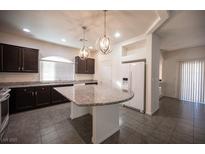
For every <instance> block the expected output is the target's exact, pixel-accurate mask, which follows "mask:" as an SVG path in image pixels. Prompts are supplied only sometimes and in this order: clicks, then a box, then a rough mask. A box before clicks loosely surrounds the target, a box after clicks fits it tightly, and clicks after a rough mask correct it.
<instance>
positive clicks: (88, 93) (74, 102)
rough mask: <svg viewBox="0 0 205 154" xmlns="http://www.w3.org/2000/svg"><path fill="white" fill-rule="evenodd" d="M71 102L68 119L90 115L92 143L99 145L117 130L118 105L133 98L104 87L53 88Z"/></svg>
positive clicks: (119, 91)
mask: <svg viewBox="0 0 205 154" xmlns="http://www.w3.org/2000/svg"><path fill="white" fill-rule="evenodd" d="M55 89H56V90H57V91H58V92H60V93H61V94H62V95H64V96H65V97H66V98H68V99H69V100H71V114H70V118H71V119H72V120H73V119H75V118H78V117H81V116H84V115H86V114H91V115H92V142H93V143H101V142H103V141H104V140H105V139H107V138H108V137H110V136H111V135H113V134H114V133H115V132H117V131H118V130H119V129H120V128H119V104H120V103H123V102H126V101H129V100H130V99H132V98H133V96H134V94H133V93H132V92H128V91H123V90H120V89H116V88H114V87H111V86H104V85H76V86H73V87H60V88H55Z"/></svg>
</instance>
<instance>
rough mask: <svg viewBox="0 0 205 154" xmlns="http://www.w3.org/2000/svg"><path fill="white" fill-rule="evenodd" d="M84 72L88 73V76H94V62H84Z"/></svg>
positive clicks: (89, 60)
mask: <svg viewBox="0 0 205 154" xmlns="http://www.w3.org/2000/svg"><path fill="white" fill-rule="evenodd" d="M86 72H88V74H95V60H94V59H91V58H88V59H87V60H86Z"/></svg>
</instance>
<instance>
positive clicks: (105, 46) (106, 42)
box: [97, 11, 112, 55]
mask: <svg viewBox="0 0 205 154" xmlns="http://www.w3.org/2000/svg"><path fill="white" fill-rule="evenodd" d="M97 48H98V49H99V50H100V51H101V53H103V54H105V55H106V54H108V53H110V52H111V51H112V50H111V47H110V38H109V37H107V36H106V11H104V35H103V36H101V37H100V38H99V40H98V42H97Z"/></svg>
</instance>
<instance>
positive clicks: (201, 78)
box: [180, 60, 205, 103]
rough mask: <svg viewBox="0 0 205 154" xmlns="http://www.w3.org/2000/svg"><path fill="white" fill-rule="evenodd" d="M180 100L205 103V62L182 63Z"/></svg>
mask: <svg viewBox="0 0 205 154" xmlns="http://www.w3.org/2000/svg"><path fill="white" fill-rule="evenodd" d="M180 99H181V100H185V101H191V102H198V103H205V60H191V61H183V62H180Z"/></svg>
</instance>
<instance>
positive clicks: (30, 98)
mask: <svg viewBox="0 0 205 154" xmlns="http://www.w3.org/2000/svg"><path fill="white" fill-rule="evenodd" d="M12 95H13V96H12V97H13V98H12V100H13V101H14V104H10V105H14V106H15V107H14V108H15V111H16V112H19V111H24V110H29V109H32V108H33V107H34V106H35V101H36V100H35V94H34V88H16V89H13V92H12ZM12 103H13V102H12Z"/></svg>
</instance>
